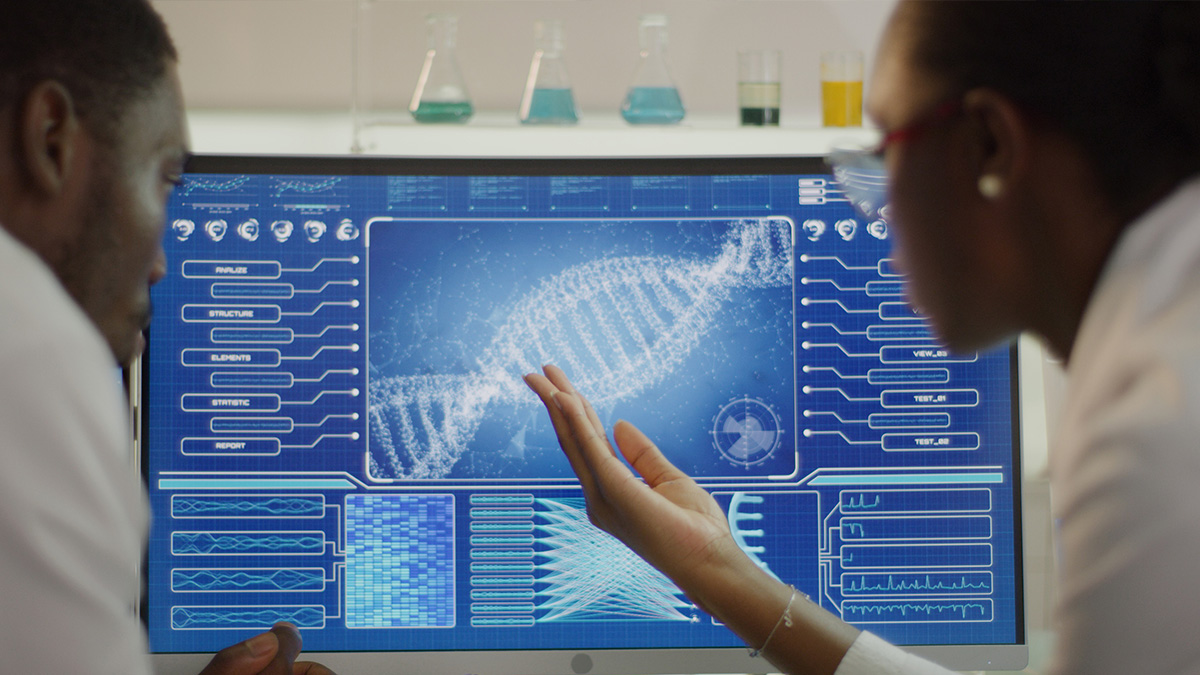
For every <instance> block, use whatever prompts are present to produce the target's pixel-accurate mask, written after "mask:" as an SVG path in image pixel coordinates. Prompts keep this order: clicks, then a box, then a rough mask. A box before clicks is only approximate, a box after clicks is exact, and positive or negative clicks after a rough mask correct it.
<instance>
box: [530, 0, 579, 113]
mask: <svg viewBox="0 0 1200 675" xmlns="http://www.w3.org/2000/svg"><path fill="white" fill-rule="evenodd" d="M533 41H534V49H533V61H532V62H531V63H530V64H529V77H527V78H526V79H525V91H524V92H523V93H522V94H521V106H520V110H519V118H520V120H521V123H522V124H575V123H577V122H579V112H578V111H577V110H576V108H575V93H574V92H573V91H572V90H571V80H570V78H569V77H567V67H566V64H565V63H564V62H563V30H562V22H560V21H537V22H535V23H534V24H533Z"/></svg>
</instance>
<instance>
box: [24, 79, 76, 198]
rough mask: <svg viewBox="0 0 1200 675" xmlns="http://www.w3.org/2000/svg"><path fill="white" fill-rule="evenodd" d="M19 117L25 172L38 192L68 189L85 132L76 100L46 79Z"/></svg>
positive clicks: (37, 87)
mask: <svg viewBox="0 0 1200 675" xmlns="http://www.w3.org/2000/svg"><path fill="white" fill-rule="evenodd" d="M20 115H21V117H20V119H19V120H18V121H17V130H18V131H19V133H20V134H21V137H20V139H19V140H18V142H17V147H19V148H20V149H21V152H22V157H21V158H20V163H21V167H22V169H23V173H24V174H25V176H26V178H27V180H29V182H30V187H31V188H33V189H34V190H36V191H37V192H40V193H42V194H43V195H46V196H53V195H57V194H59V193H61V192H62V191H63V190H64V189H65V188H66V185H67V180H68V179H69V178H70V173H71V168H72V167H71V164H72V160H73V159H74V158H75V153H76V152H77V151H78V149H79V148H78V147H77V146H78V144H79V143H80V141H81V138H80V136H81V132H82V131H83V127H82V124H81V123H80V120H79V115H78V111H77V110H76V108H75V100H74V98H73V97H72V96H71V92H69V91H67V88H66V87H64V86H63V85H62V84H60V83H59V82H55V81H54V80H46V81H43V82H40V83H38V85H37V86H35V87H34V88H33V89H32V90H31V91H30V92H29V95H28V96H27V97H26V98H25V104H24V105H23V106H21V108H20Z"/></svg>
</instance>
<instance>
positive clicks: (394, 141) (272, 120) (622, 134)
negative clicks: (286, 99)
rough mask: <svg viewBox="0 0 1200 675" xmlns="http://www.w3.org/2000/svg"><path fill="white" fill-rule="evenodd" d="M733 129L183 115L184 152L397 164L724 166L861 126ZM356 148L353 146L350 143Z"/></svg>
mask: <svg viewBox="0 0 1200 675" xmlns="http://www.w3.org/2000/svg"><path fill="white" fill-rule="evenodd" d="M787 122H788V121H787V120H786V119H785V120H784V124H783V125H781V126H779V127H741V126H737V125H736V124H735V123H734V121H733V120H731V119H728V118H727V117H724V116H712V117H704V116H689V118H688V119H685V120H684V121H683V122H682V123H681V124H679V125H674V126H633V125H630V124H627V123H626V122H625V121H624V120H622V119H621V118H620V117H619V116H617V115H616V114H613V115H612V116H611V117H600V116H596V117H590V118H586V119H584V120H583V121H581V122H580V123H579V124H578V125H572V126H536V125H522V124H520V123H518V122H517V121H516V119H514V118H513V116H512V115H511V114H510V113H491V112H482V113H479V114H477V115H476V116H475V117H474V118H472V119H471V120H470V121H469V122H467V123H466V124H417V123H416V122H413V121H412V118H411V117H409V116H408V114H407V113H406V112H403V111H400V112H397V113H395V114H393V115H390V116H385V115H375V116H373V117H372V118H371V120H370V122H369V123H365V124H364V123H361V121H360V132H359V134H358V138H357V139H356V138H355V123H354V119H353V118H352V116H351V115H350V114H349V113H331V112H310V113H303V112H270V111H233V110H195V111H189V113H188V123H189V127H190V128H191V134H192V146H193V149H194V150H195V151H196V152H200V153H210V154H212V153H215V154H258V155H261V154H267V155H279V154H285V155H343V154H350V153H354V152H356V151H357V152H358V153H361V154H369V155H384V156H404V157H636V156H666V157H704V156H717V157H732V156H739V155H752V156H770V155H784V156H798V155H824V154H826V153H827V152H828V151H829V149H830V148H832V147H834V146H836V145H842V144H856V145H867V144H870V143H872V142H875V141H876V140H877V139H878V133H877V132H875V131H874V130H872V129H864V128H861V127H853V128H852V127H846V128H822V127H819V126H810V125H805V124H797V125H794V126H793V125H789V124H788V123H787ZM356 140H357V143H356Z"/></svg>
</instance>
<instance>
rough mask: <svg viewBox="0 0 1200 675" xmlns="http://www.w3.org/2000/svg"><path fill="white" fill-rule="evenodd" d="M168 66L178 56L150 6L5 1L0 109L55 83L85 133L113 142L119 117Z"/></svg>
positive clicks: (144, 1) (142, 2)
mask: <svg viewBox="0 0 1200 675" xmlns="http://www.w3.org/2000/svg"><path fill="white" fill-rule="evenodd" d="M168 59H169V60H177V59H178V53H177V52H176V51H175V46H174V44H173V43H172V42H171V38H170V35H169V34H168V33H167V27H166V25H165V24H164V23H163V20H162V17H160V16H159V15H158V13H157V12H156V11H154V9H153V8H152V7H151V6H150V3H149V1H148V0H4V8H3V10H0V110H3V109H6V108H8V107H10V106H14V105H20V104H21V102H22V101H23V100H24V98H25V97H26V96H27V95H28V94H29V92H30V90H31V89H32V88H33V87H34V86H36V85H37V84H38V83H39V82H43V81H45V80H55V81H57V82H59V83H61V84H62V85H63V86H64V87H66V88H67V90H68V91H69V92H70V93H71V96H72V98H73V99H74V102H75V105H76V107H77V112H78V114H79V115H80V117H81V118H82V119H83V121H84V124H85V125H87V126H88V129H89V131H91V132H92V133H94V134H96V135H97V136H98V137H100V138H101V139H103V140H105V141H109V142H112V141H115V140H116V139H115V136H116V133H117V131H116V130H117V124H118V122H119V120H120V119H121V116H122V115H123V114H124V112H125V111H126V109H127V108H128V106H129V105H130V104H132V103H133V102H134V101H136V100H138V99H139V98H140V97H141V96H144V95H145V94H146V93H148V92H149V91H150V90H151V89H152V88H153V87H154V86H156V85H157V84H158V83H160V82H161V80H162V78H163V77H164V76H165V74H166V67H167V63H168Z"/></svg>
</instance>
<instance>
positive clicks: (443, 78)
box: [408, 14, 475, 122]
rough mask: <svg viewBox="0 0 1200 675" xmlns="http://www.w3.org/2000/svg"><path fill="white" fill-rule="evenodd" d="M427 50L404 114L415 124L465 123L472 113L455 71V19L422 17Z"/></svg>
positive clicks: (460, 79) (460, 75)
mask: <svg viewBox="0 0 1200 675" xmlns="http://www.w3.org/2000/svg"><path fill="white" fill-rule="evenodd" d="M425 27H426V30H427V35H428V37H429V49H428V50H427V51H426V52H425V63H424V65H422V66H421V76H420V77H419V78H417V88H416V89H415V90H414V91H413V96H412V101H411V102H410V103H409V104H408V111H409V112H410V113H412V116H413V119H415V120H416V121H418V122H466V121H467V120H469V119H471V115H472V114H474V113H475V107H474V106H472V105H471V97H470V95H469V94H467V85H466V84H465V83H464V82H463V76H462V71H461V70H459V68H458V53H457V50H456V49H455V40H456V37H457V32H458V17H456V16H455V15H453V14H430V15H429V16H427V17H425Z"/></svg>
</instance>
